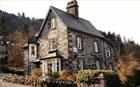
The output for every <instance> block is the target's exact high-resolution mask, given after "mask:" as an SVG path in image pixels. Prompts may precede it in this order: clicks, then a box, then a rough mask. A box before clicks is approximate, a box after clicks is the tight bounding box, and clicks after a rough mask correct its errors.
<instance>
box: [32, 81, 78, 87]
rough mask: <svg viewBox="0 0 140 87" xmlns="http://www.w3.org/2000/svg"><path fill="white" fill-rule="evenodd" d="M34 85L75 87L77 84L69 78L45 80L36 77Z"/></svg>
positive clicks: (38, 86) (37, 86)
mask: <svg viewBox="0 0 140 87" xmlns="http://www.w3.org/2000/svg"><path fill="white" fill-rule="evenodd" d="M34 87H77V84H76V83H75V82H73V81H69V80H46V81H44V82H43V81H40V80H38V79H36V81H35V84H34Z"/></svg>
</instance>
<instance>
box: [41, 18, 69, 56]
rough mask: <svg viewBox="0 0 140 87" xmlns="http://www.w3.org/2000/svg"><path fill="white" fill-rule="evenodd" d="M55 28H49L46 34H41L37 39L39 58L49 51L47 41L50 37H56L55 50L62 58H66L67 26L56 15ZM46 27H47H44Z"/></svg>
mask: <svg viewBox="0 0 140 87" xmlns="http://www.w3.org/2000/svg"><path fill="white" fill-rule="evenodd" d="M56 21H57V22H56V28H54V29H49V30H48V31H47V35H46V36H45V37H44V36H42V37H41V38H40V39H39V43H40V47H39V54H40V56H41V58H45V57H46V56H47V55H48V53H49V41H48V39H50V38H56V40H57V50H58V51H59V52H60V54H61V55H62V56H64V58H68V39H67V38H68V37H67V27H66V26H65V25H64V24H63V23H62V22H61V20H60V19H59V18H58V17H56ZM44 28H45V29H47V27H44Z"/></svg>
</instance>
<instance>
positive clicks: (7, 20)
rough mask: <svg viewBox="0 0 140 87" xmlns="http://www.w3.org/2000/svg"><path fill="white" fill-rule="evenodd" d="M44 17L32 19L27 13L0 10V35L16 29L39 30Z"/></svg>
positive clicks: (21, 30)
mask: <svg viewBox="0 0 140 87" xmlns="http://www.w3.org/2000/svg"><path fill="white" fill-rule="evenodd" d="M42 22H43V19H30V18H29V17H25V14H24V13H22V15H21V14H18V16H16V15H14V14H9V13H7V12H4V11H1V10H0V35H9V34H11V33H14V32H15V31H19V32H30V31H38V30H39V28H40V26H41V23H42Z"/></svg>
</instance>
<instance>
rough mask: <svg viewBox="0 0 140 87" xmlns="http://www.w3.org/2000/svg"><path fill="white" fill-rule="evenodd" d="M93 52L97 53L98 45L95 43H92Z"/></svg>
mask: <svg viewBox="0 0 140 87" xmlns="http://www.w3.org/2000/svg"><path fill="white" fill-rule="evenodd" d="M94 52H96V53H98V52H99V48H98V43H97V42H96V41H94Z"/></svg>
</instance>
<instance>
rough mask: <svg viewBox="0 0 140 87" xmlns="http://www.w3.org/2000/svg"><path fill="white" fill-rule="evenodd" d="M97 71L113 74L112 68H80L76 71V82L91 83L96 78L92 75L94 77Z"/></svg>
mask: <svg viewBox="0 0 140 87" xmlns="http://www.w3.org/2000/svg"><path fill="white" fill-rule="evenodd" d="M98 73H108V74H113V73H114V72H113V71H112V70H81V71H79V72H78V76H77V82H79V83H82V82H85V83H92V82H93V81H94V80H95V79H96V78H93V77H96V76H95V75H97V74H98Z"/></svg>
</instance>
